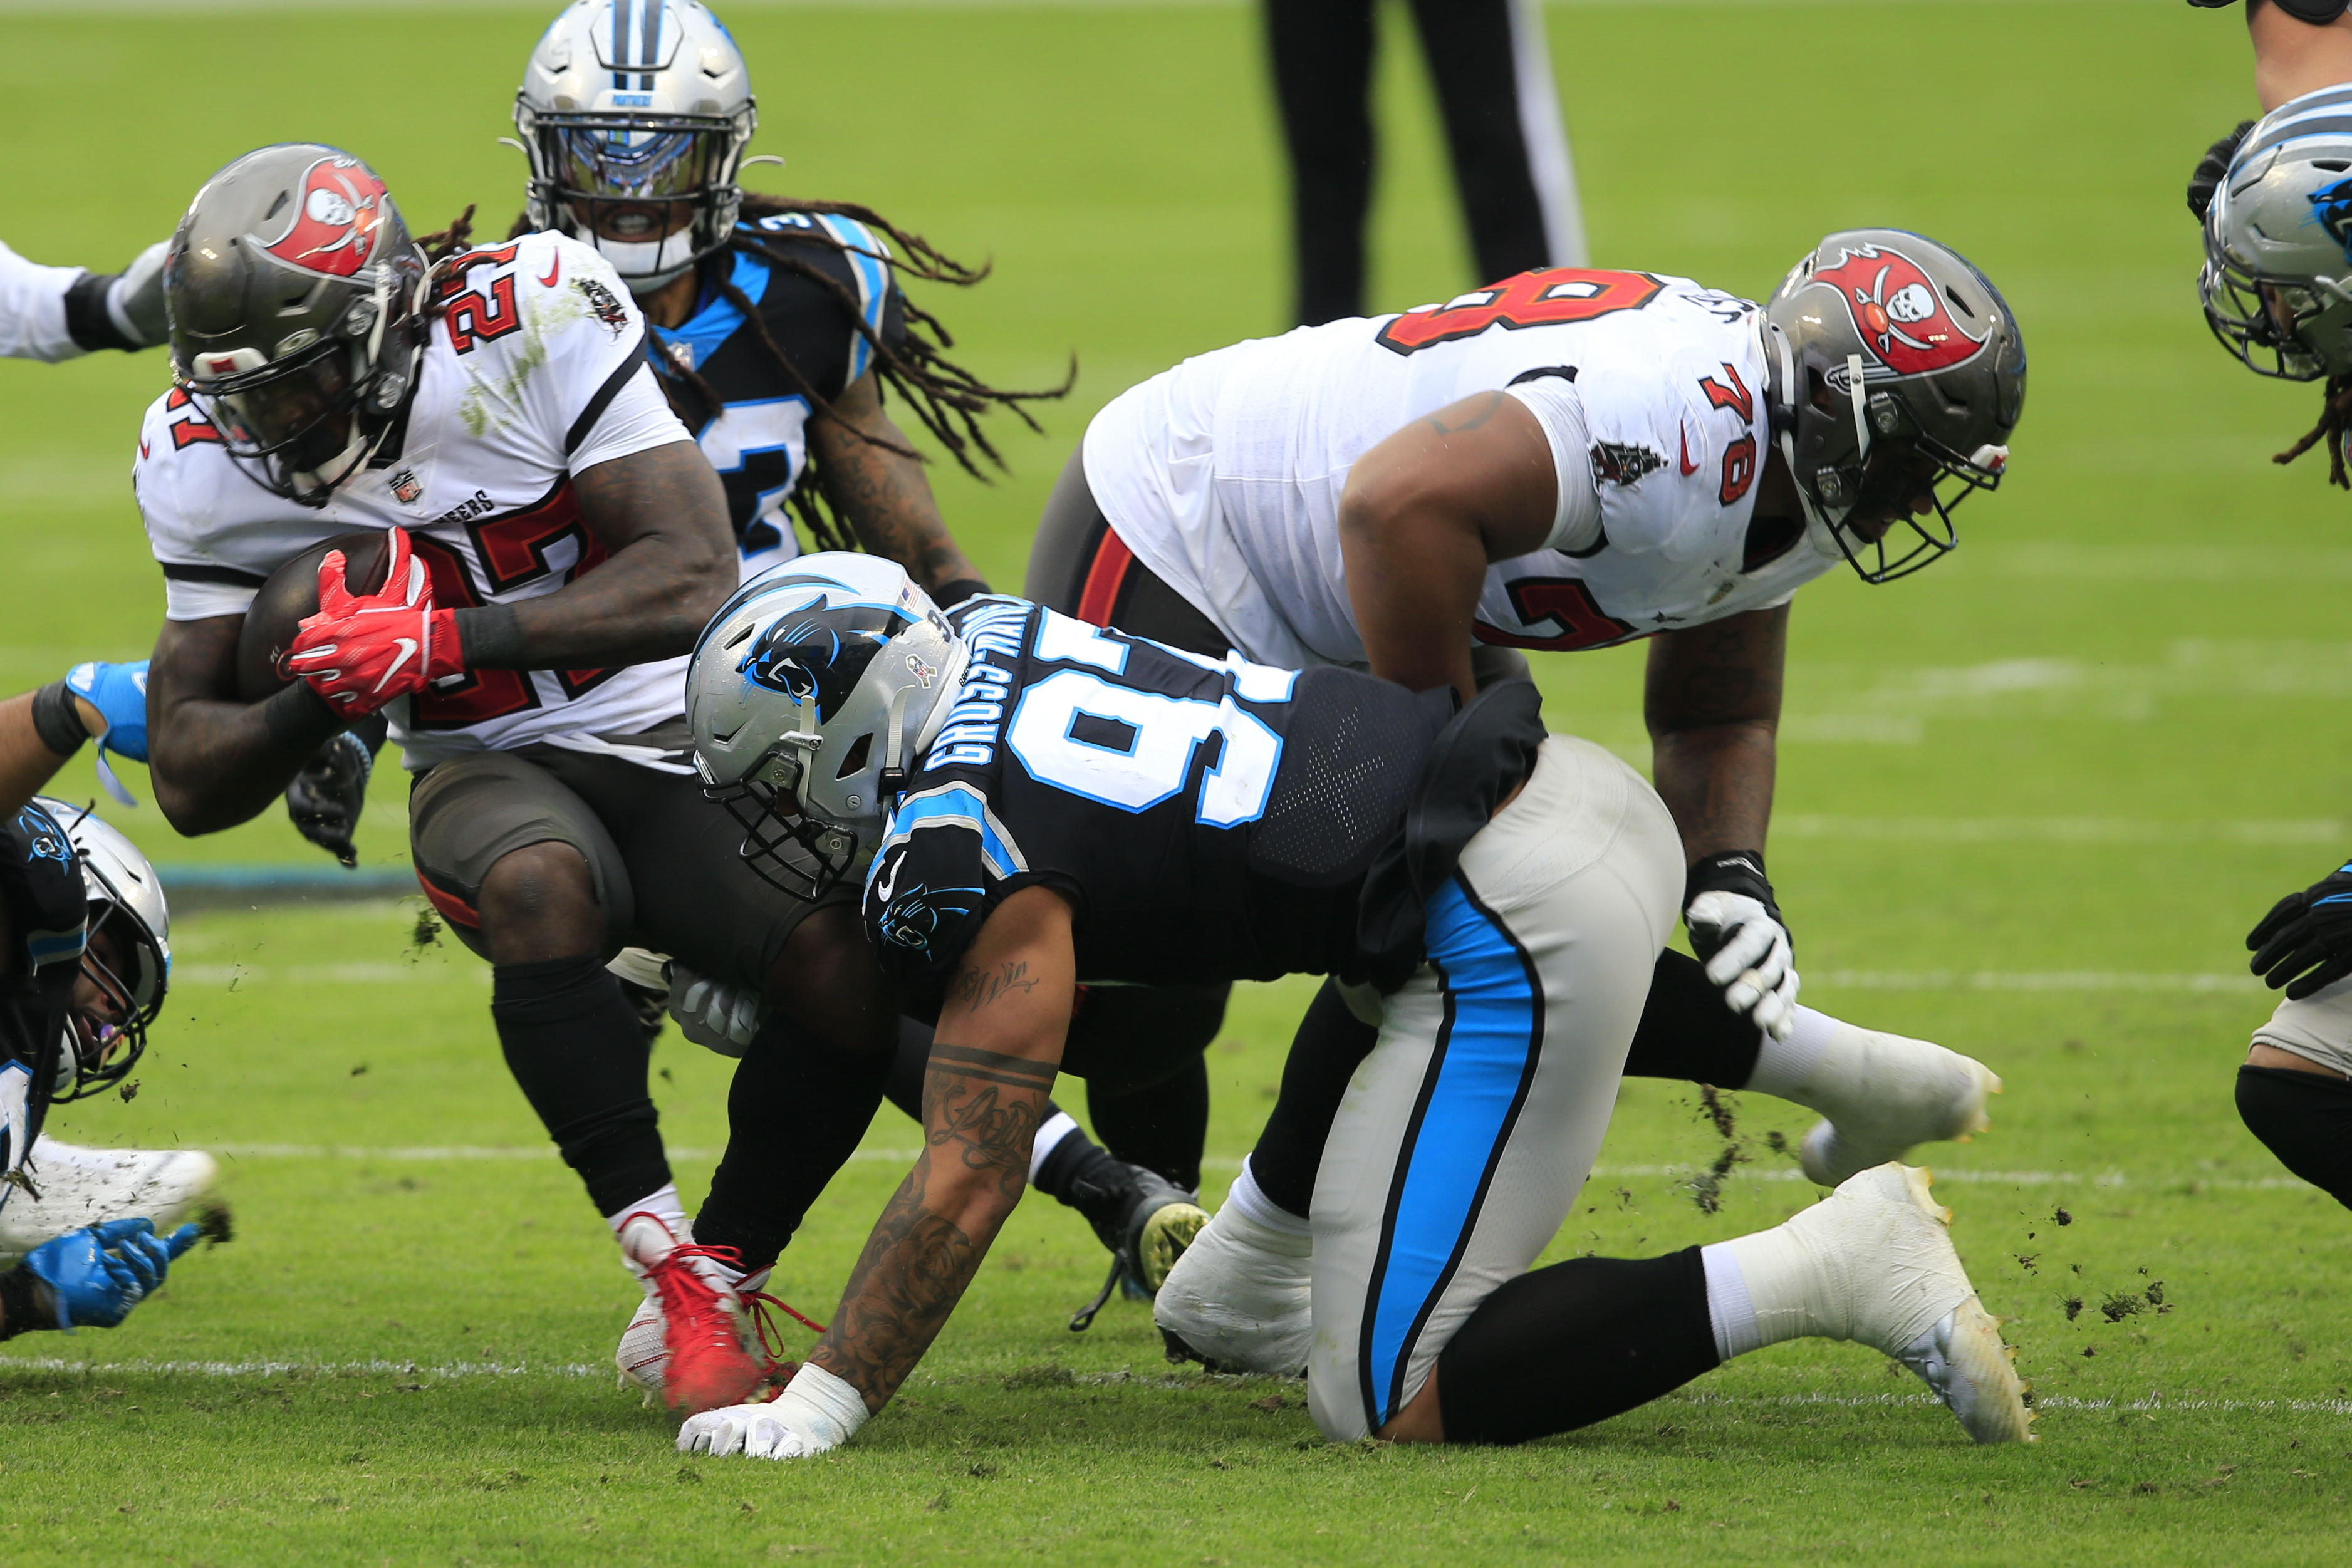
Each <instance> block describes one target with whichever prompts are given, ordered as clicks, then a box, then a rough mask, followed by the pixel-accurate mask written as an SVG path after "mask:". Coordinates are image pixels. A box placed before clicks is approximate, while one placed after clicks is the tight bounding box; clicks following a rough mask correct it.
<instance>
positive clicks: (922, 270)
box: [436, 191, 1078, 550]
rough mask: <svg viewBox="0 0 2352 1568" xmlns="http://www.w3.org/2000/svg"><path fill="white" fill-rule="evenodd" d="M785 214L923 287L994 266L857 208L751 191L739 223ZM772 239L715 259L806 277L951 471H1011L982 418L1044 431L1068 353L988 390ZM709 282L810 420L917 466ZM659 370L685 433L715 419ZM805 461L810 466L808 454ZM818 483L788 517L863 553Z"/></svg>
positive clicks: (925, 316) (823, 542) (924, 334)
mask: <svg viewBox="0 0 2352 1568" xmlns="http://www.w3.org/2000/svg"><path fill="white" fill-rule="evenodd" d="M472 211H473V209H472V208H470V207H468V208H467V214H469V215H470V214H471V213H472ZM785 213H806V214H811V215H813V216H824V217H844V218H850V219H854V220H855V221H856V222H858V223H861V224H865V225H867V226H869V227H871V228H873V229H876V230H877V231H878V232H880V233H881V234H883V235H887V236H888V239H889V242H890V246H891V247H892V248H891V249H890V253H889V254H888V255H887V256H883V257H881V258H880V259H881V260H883V261H884V262H885V263H887V265H888V266H889V267H891V268H892V269H893V272H894V273H895V274H900V275H904V276H905V277H911V278H915V279H918V280H919V281H921V282H924V283H944V284H949V285H951V286H953V287H958V288H969V287H971V286H972V285H973V284H975V283H978V282H979V281H980V280H981V279H982V278H983V277H987V276H988V274H989V270H990V268H989V267H987V266H986V265H982V266H981V267H967V266H965V265H964V264H963V263H961V262H960V261H957V260H955V259H954V258H953V257H951V256H948V255H946V254H945V253H943V252H942V251H940V249H939V248H938V247H937V246H933V245H932V244H931V243H930V242H929V240H927V239H925V238H923V236H922V235H918V234H910V233H908V231H906V230H904V229H901V228H899V227H898V225H896V224H893V223H892V222H890V220H889V219H887V218H886V217H884V216H882V215H881V214H879V213H877V212H875V211H874V210H873V209H872V208H871V207H866V206H860V205H859V204H856V203H855V202H804V201H798V200H795V199H793V198H792V197H788V196H775V195H769V194H767V193H762V192H757V191H746V192H744V193H743V205H742V212H741V220H742V222H743V223H745V224H751V223H756V222H757V221H758V220H759V219H761V218H767V217H776V216H780V215H782V214H785ZM461 222H462V220H461ZM532 232H533V225H532V224H531V221H530V214H523V215H521V216H520V217H518V218H516V219H515V223H514V227H513V228H512V229H511V230H510V231H509V235H508V237H509V238H516V237H519V236H520V235H526V234H530V233H532ZM436 237H438V236H436ZM792 237H793V239H794V240H795V241H798V242H801V243H805V244H810V245H817V246H825V247H827V248H829V249H832V250H835V251H841V252H847V251H849V250H850V249H851V248H852V247H851V246H847V245H845V244H844V243H843V242H841V241H840V240H838V239H836V238H835V237H834V236H833V235H831V234H829V233H827V232H826V231H825V230H824V229H822V228H817V227H814V226H813V227H810V228H805V229H795V230H793V236H792ZM776 238H777V236H776V235H774V234H772V233H771V232H770V231H767V230H764V229H759V228H750V227H738V228H737V229H736V230H735V232H734V233H733V234H732V235H730V236H729V238H728V242H727V245H726V246H725V248H724V251H722V252H721V253H719V254H725V253H726V252H732V251H742V252H745V253H747V254H749V255H751V256H758V257H759V258H760V259H761V261H763V262H765V263H767V265H768V266H769V267H773V268H776V269H778V270H780V271H783V272H789V273H792V274H793V275H794V276H796V277H804V278H807V279H808V280H810V281H811V282H813V283H814V284H815V285H816V286H817V287H819V288H822V289H824V291H825V292H826V293H827V294H830V295H831V296H833V298H835V299H836V300H838V301H839V302H840V304H841V308H842V309H843V310H844V311H845V312H846V313H847V314H848V316H849V319H850V320H851V321H852V322H853V323H854V324H855V325H856V329H857V335H858V336H859V337H861V338H863V339H865V340H866V347H867V349H868V350H871V352H872V354H873V365H874V373H875V374H876V375H877V376H878V377H879V378H880V379H881V381H882V382H883V383H884V385H886V386H887V387H893V388H896V389H897V390H898V394H899V395H900V396H901V397H903V398H904V399H906V401H907V403H908V406H909V407H910V408H912V409H913V410H914V411H915V417H916V418H917V419H919V420H920V421H921V422H922V424H923V428H924V429H925V430H928V431H929V432H930V434H931V437H932V439H934V440H935V441H937V442H938V443H939V444H940V445H941V446H944V447H946V448H947V450H948V453H949V455H951V456H952V457H954V458H955V460H956V465H957V466H958V467H961V469H962V470H963V471H964V472H965V473H967V474H969V475H971V476H972V477H973V478H975V479H978V480H980V481H982V483H983V484H985V483H986V482H987V481H988V477H989V476H988V475H987V473H985V472H984V471H983V470H982V467H981V465H980V463H979V462H978V461H976V460H975V458H974V454H975V453H977V454H978V455H979V456H980V457H982V458H985V459H986V460H987V462H988V464H989V465H991V466H992V467H994V468H996V469H998V470H1000V471H1003V470H1005V469H1006V466H1007V465H1006V464H1005V461H1004V458H1003V455H1002V454H1001V453H999V452H998V451H997V450H996V447H995V445H994V444H993V443H992V442H991V441H990V440H989V439H988V432H987V431H986V430H984V429H983V428H982V425H981V423H980V421H981V417H982V415H984V414H986V413H991V412H992V411H994V410H998V409H1009V410H1011V411H1012V413H1013V415H1014V416H1015V417H1016V418H1018V419H1019V420H1020V421H1021V423H1024V424H1025V425H1027V426H1028V427H1029V428H1030V429H1031V430H1033V431H1036V432H1037V433H1038V434H1041V435H1042V434H1045V432H1044V429H1043V428H1042V427H1041V426H1040V425H1039V424H1038V423H1037V421H1036V420H1035V419H1034V417H1032V415H1031V414H1030V413H1029V411H1028V409H1027V408H1025V407H1024V406H1023V405H1024V403H1028V402H1040V401H1044V400H1047V399H1052V398H1059V397H1063V396H1066V395H1067V393H1068V392H1069V390H1070V388H1071V387H1072V386H1073V385H1074V384H1075V383H1076V381H1077V377H1078V368H1077V361H1076V357H1075V356H1073V357H1072V359H1071V361H1070V373H1069V374H1068V375H1066V376H1065V377H1063V378H1062V384H1061V385H1059V386H1057V387H1049V388H1045V389H1042V390H1040V391H1036V392H1005V391H1002V390H1000V389H998V388H995V387H992V386H990V385H989V384H988V383H987V382H983V381H982V380H981V379H980V378H979V377H978V376H976V375H974V374H972V373H971V371H967V370H965V369H964V368H963V367H962V366H961V365H959V364H957V363H956V362H955V361H952V360H950V359H949V358H948V357H947V350H950V349H952V348H954V347H955V338H954V336H953V335H952V334H951V333H950V332H949V331H948V329H947V328H946V327H945V326H944V325H943V324H941V322H940V319H939V318H937V317H936V316H933V315H932V314H931V313H930V312H929V311H928V310H925V309H923V308H921V307H919V306H918V305H917V304H916V303H915V302H914V301H913V300H911V299H908V298H906V296H905V295H903V294H902V295H900V296H899V299H900V303H901V305H902V307H903V308H904V311H905V318H906V324H907V330H906V333H905V335H904V336H903V337H901V338H900V339H899V340H898V342H896V343H892V342H889V341H887V340H885V339H884V338H883V337H882V335H881V334H880V333H879V332H877V331H876V330H875V329H873V328H872V327H870V326H868V325H867V324H866V316H865V312H864V311H862V310H861V309H859V308H858V301H857V298H856V295H854V294H852V293H851V292H850V290H849V289H848V287H846V286H845V285H844V284H843V283H842V282H841V281H840V280H839V279H837V278H835V277H830V276H828V275H827V274H825V273H824V271H823V270H821V269H820V268H818V267H814V266H813V265H811V264H810V263H809V262H808V261H807V260H806V259H804V258H803V257H801V256H795V255H793V253H792V252H790V251H789V250H785V249H783V248H782V247H781V246H777V245H776V244H775V243H774V242H775V240H776ZM859 254H861V255H862V254H865V253H863V252H860V253H859ZM706 259H707V258H706ZM711 276H712V278H713V281H714V282H716V284H717V285H718V288H719V295H720V297H721V298H724V299H726V300H727V302H728V303H729V304H730V305H732V306H734V307H735V308H736V309H738V310H740V311H741V312H742V315H743V319H744V320H745V321H746V322H747V323H749V324H750V326H751V330H752V332H753V333H754V335H756V336H757V337H758V339H759V340H760V346H761V348H763V349H765V350H767V351H768V357H769V358H770V359H772V360H773V361H775V364H776V368H777V369H778V370H780V371H782V372H783V376H784V380H785V381H786V382H788V383H789V384H790V385H791V386H792V388H793V391H794V392H798V393H799V394H800V395H801V396H803V397H804V398H806V399H807V400H808V402H809V406H810V408H811V410H812V411H813V412H814V415H815V417H816V418H819V419H824V418H833V419H835V420H836V422H837V423H840V425H841V427H842V428H843V429H845V430H846V431H848V432H849V433H850V434H853V435H855V436H856V438H857V439H858V440H860V441H862V442H864V443H866V444H867V445H869V446H878V447H880V448H882V449H883V450H884V451H886V452H895V453H897V454H898V455H900V456H902V457H911V458H914V459H916V460H917V461H918V462H920V461H923V457H922V455H921V454H920V453H919V452H916V451H914V450H913V449H912V448H910V447H906V446H901V445H899V444H898V443H897V442H895V441H890V440H887V439H886V438H884V437H881V436H877V435H869V434H866V432H865V431H863V430H860V429H858V428H857V427H856V425H854V424H851V423H849V422H848V421H846V420H843V419H840V418H839V416H838V415H836V414H835V413H834V409H833V404H832V402H830V401H829V400H828V399H826V398H824V397H823V396H821V395H819V393H818V392H817V390H816V388H815V387H814V385H812V384H810V382H809V380H808V378H807V377H806V376H804V375H803V374H802V373H801V371H800V368H799V367H798V366H796V365H794V364H793V361H792V357H791V356H790V355H788V354H786V353H785V352H784V350H783V348H782V345H781V344H779V343H778V342H777V341H776V340H775V337H774V335H773V334H772V333H771V332H770V331H769V330H768V323H767V321H766V319H764V318H763V317H762V316H761V314H760V310H759V308H758V307H757V306H755V305H753V304H752V302H751V298H749V297H748V296H747V295H745V294H744V292H743V291H742V290H741V289H740V288H738V287H736V286H735V281H734V279H733V277H731V276H730V269H728V268H725V267H720V268H717V269H715V270H714V271H713V273H712V275H711ZM662 368H663V370H664V371H667V373H666V374H665V375H663V376H662V378H661V381H662V386H663V391H664V392H666V393H667V395H668V397H669V400H670V405H671V407H673V408H674V409H676V410H677V414H678V417H679V418H681V419H683V420H685V421H686V423H687V424H688V427H692V426H695V425H698V424H699V423H702V422H704V421H706V420H709V419H712V418H715V417H716V416H717V415H718V413H719V409H720V407H721V406H722V405H721V402H720V400H719V394H718V392H715V391H714V390H712V388H711V386H710V385H709V382H705V381H704V380H703V379H702V377H701V376H700V375H698V374H697V373H696V372H695V371H694V369H693V368H692V367H691V366H688V365H684V364H680V363H678V362H677V361H669V362H668V363H667V364H666V365H664V366H663V367H662ZM811 464H812V467H813V468H814V465H815V460H814V455H812V458H811ZM809 478H815V479H817V480H819V481H820V483H817V484H812V483H809V482H808V479H809ZM822 478H823V476H822V475H821V474H812V475H810V476H804V477H803V482H802V483H800V484H798V485H795V486H793V493H792V506H793V512H794V514H795V515H796V516H798V517H799V518H800V521H801V523H802V524H803V526H804V527H805V528H807V529H808V531H809V536H810V538H812V539H813V540H814V543H815V545H816V548H817V549H842V550H854V549H859V548H860V546H859V545H858V543H857V541H856V538H854V537H852V535H851V532H850V530H849V528H847V527H846V526H845V525H844V524H843V522H842V520H841V519H840V518H839V517H835V516H834V515H833V513H832V512H831V511H830V510H829V509H828V508H827V507H826V506H825V504H824V501H823V500H822V498H821V494H820V492H821V487H822V485H821V482H822Z"/></svg>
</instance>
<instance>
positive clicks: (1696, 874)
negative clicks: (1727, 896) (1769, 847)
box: [1683, 850, 1780, 920]
mask: <svg viewBox="0 0 2352 1568" xmlns="http://www.w3.org/2000/svg"><path fill="white" fill-rule="evenodd" d="M1702 893H1738V894H1746V895H1747V896H1748V897H1749V898H1752V899H1754V900H1755V901H1756V902H1757V903H1759V904H1762V905H1763V906H1764V907H1765V908H1766V909H1769V910H1770V911H1771V912H1772V918H1773V919H1775V920H1779V919H1780V904H1777V903H1775V902H1774V901H1773V898H1772V879H1771V878H1769V877H1768V876H1766V875H1765V874H1764V852H1763V851H1762V850H1726V851H1724V852H1722V853H1720V854H1712V855H1708V856H1706V858H1705V859H1703V860H1701V861H1699V862H1696V864H1694V865H1693V866H1692V867H1691V868H1690V870H1689V872H1688V873H1685V875H1684V877H1683V907H1684V908H1685V909H1688V908H1689V907H1690V904H1691V900H1692V899H1694V898H1696V897H1697V896H1698V895H1699V894H1702Z"/></svg>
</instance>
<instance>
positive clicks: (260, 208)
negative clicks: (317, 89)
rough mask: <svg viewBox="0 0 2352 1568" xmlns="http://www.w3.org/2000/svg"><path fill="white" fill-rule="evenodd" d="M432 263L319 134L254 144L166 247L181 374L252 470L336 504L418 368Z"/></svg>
mask: <svg viewBox="0 0 2352 1568" xmlns="http://www.w3.org/2000/svg"><path fill="white" fill-rule="evenodd" d="M425 273H426V269H425V254H424V252H423V251H422V250H420V249H419V248H418V247H417V245H416V242H415V239H413V238H412V237H411V236H410V235H409V232H408V225H407V224H406V223H404V222H403V221H402V219H401V216H400V211H399V209H398V208H397V207H395V206H394V205H393V202H392V197H391V195H390V194H389V193H387V192H386V191H385V190H384V187H383V181H382V180H380V179H378V178H377V177H376V174H375V172H374V171H373V170H372V169H370V168H369V167H368V166H367V165H366V164H364V163H362V162H360V161H359V160H358V159H356V158H354V157H352V155H351V154H350V153H348V152H341V151H340V150H338V149H336V148H333V147H326V146H321V145H319V144H318V143H315V142H289V143H286V144H284V145H281V146H277V147H264V148H262V149H261V150H259V151H258V152H248V153H247V154H246V155H245V156H244V157H242V158H239V159H237V160H236V162H233V163H230V164H229V165H228V166H227V167H226V168H224V169H222V170H221V171H220V172H218V173H216V174H215V175H214V176H213V177H212V178H211V179H209V180H207V181H205V184H204V188H203V189H202V190H200V191H198V192H197V193H196V198H195V200H194V202H191V203H190V204H188V211H187V214H186V215H185V216H184V217H183V218H181V220H180V226H179V228H178V229H177V230H176V231H174V232H173V235H172V239H171V246H170V248H169V249H168V250H167V251H166V252H165V253H164V257H163V298H164V301H165V305H166V308H167V309H168V312H169V315H170V318H171V323H172V332H171V340H172V379H173V382H175V383H177V384H178V386H179V388H180V390H181V391H182V392H185V393H186V394H187V395H188V396H190V397H191V398H193V399H194V400H195V402H196V403H197V404H198V406H200V407H201V408H203V409H204V411H205V416H206V417H207V418H208V419H209V420H210V421H211V422H212V423H213V424H214V426H215V428H217V429H218V430H219V432H220V434H221V439H222V441H223V442H224V443H225V444H226V446H227V449H228V455H229V456H230V458H231V459H233V460H234V461H235V462H236V465H237V466H238V467H239V468H241V469H242V470H244V472H245V473H246V475H247V477H249V478H251V479H252V480H253V481H254V482H255V483H256V484H257V485H259V486H262V487H263V488H264V489H266V490H268V491H269V492H271V493H272V494H273V495H277V496H281V497H285V498H286V499H287V500H289V501H293V502H296V503H298V504H299V505H302V506H306V507H323V506H325V505H326V504H327V498H328V497H329V496H331V494H332V493H333V491H334V488H335V486H338V485H340V484H341V483H342V482H343V481H344V480H346V479H348V478H350V477H351V476H352V475H353V474H355V473H357V472H358V471H359V469H360V467H361V465H362V464H364V463H365V462H366V461H367V459H368V458H369V457H370V456H371V455H373V453H374V451H375V448H376V446H377V445H378V444H380V443H381V442H382V441H383V436H384V434H385V433H386V432H388V431H389V430H390V429H391V427H392V423H393V421H392V415H393V413H394V411H395V410H397V409H398V408H399V406H400V403H401V401H402V400H403V399H404V398H405V397H406V396H407V395H408V390H409V387H410V386H411V385H412V384H413V382H414V381H415V374H416V361H417V355H418V353H419V352H420V350H422V348H423V346H424V341H425V339H424V327H425Z"/></svg>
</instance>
